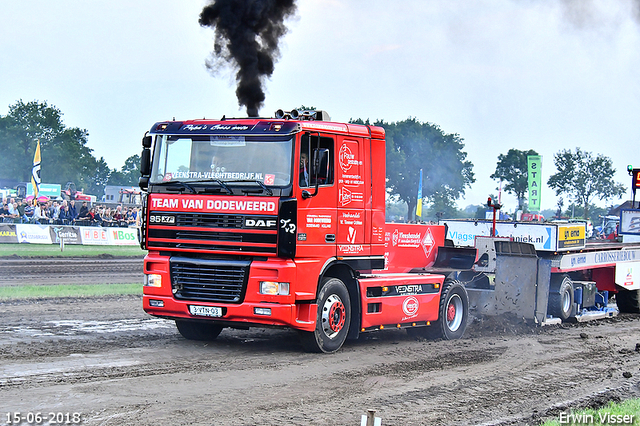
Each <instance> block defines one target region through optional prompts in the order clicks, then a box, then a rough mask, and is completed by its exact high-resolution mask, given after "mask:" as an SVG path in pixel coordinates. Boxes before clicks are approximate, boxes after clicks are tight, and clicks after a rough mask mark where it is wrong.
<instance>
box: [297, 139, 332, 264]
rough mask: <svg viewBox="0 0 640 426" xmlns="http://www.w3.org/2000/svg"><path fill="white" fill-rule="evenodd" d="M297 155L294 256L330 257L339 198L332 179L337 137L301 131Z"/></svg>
mask: <svg viewBox="0 0 640 426" xmlns="http://www.w3.org/2000/svg"><path fill="white" fill-rule="evenodd" d="M296 156H297V158H296V159H297V161H298V164H299V167H298V177H297V179H296V184H297V193H298V196H297V199H298V235H297V245H296V257H321V258H325V259H326V258H329V257H333V256H335V255H336V233H337V207H336V200H337V198H338V191H337V185H336V182H335V162H336V138H335V136H333V135H325V134H321V133H317V132H314V133H310V134H309V133H307V134H303V135H302V136H301V139H300V146H299V149H298V153H297V154H296ZM314 167H316V169H317V170H316V171H315V172H314ZM316 182H317V184H318V185H317V188H318V191H317V193H316Z"/></svg>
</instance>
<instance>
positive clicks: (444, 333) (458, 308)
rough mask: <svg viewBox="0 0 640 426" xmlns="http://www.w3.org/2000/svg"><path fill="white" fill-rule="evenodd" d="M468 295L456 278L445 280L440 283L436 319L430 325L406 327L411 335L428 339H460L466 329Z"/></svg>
mask: <svg viewBox="0 0 640 426" xmlns="http://www.w3.org/2000/svg"><path fill="white" fill-rule="evenodd" d="M468 318H469V296H468V295H467V290H466V289H465V288H464V285H462V283H461V282H460V281H457V280H446V281H445V282H444V284H443V285H442V293H441V298H440V307H439V312H438V320H437V321H436V322H435V323H433V324H432V325H431V326H427V327H416V328H408V329H407V333H408V334H409V335H410V336H413V337H426V338H428V339H445V340H454V339H460V338H461V337H462V336H463V335H464V332H465V330H466V329H467V320H468Z"/></svg>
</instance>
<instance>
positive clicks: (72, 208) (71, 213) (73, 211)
mask: <svg viewBox="0 0 640 426" xmlns="http://www.w3.org/2000/svg"><path fill="white" fill-rule="evenodd" d="M69 216H71V220H75V218H77V217H78V211H77V210H76V201H75V200H71V201H69Z"/></svg>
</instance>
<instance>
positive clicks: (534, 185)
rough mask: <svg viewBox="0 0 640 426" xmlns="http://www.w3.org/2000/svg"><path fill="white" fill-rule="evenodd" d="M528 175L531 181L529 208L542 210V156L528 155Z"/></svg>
mask: <svg viewBox="0 0 640 426" xmlns="http://www.w3.org/2000/svg"><path fill="white" fill-rule="evenodd" d="M527 165H528V169H527V175H528V183H529V210H530V211H532V212H539V211H540V195H541V194H540V192H541V189H542V156H540V155H529V156H527Z"/></svg>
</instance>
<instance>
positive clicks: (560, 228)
mask: <svg viewBox="0 0 640 426" xmlns="http://www.w3.org/2000/svg"><path fill="white" fill-rule="evenodd" d="M442 222H443V223H444V224H446V225H447V239H450V240H452V241H453V244H454V245H456V246H469V247H473V246H474V244H475V239H476V237H489V236H491V228H492V226H493V225H492V222H491V221H488V220H444V221H442ZM496 237H507V238H510V239H511V240H512V241H517V242H523V243H530V244H533V245H534V247H535V249H536V250H538V251H569V250H575V249H580V248H584V247H585V244H586V239H585V226H584V225H583V224H555V223H523V222H498V223H496Z"/></svg>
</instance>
